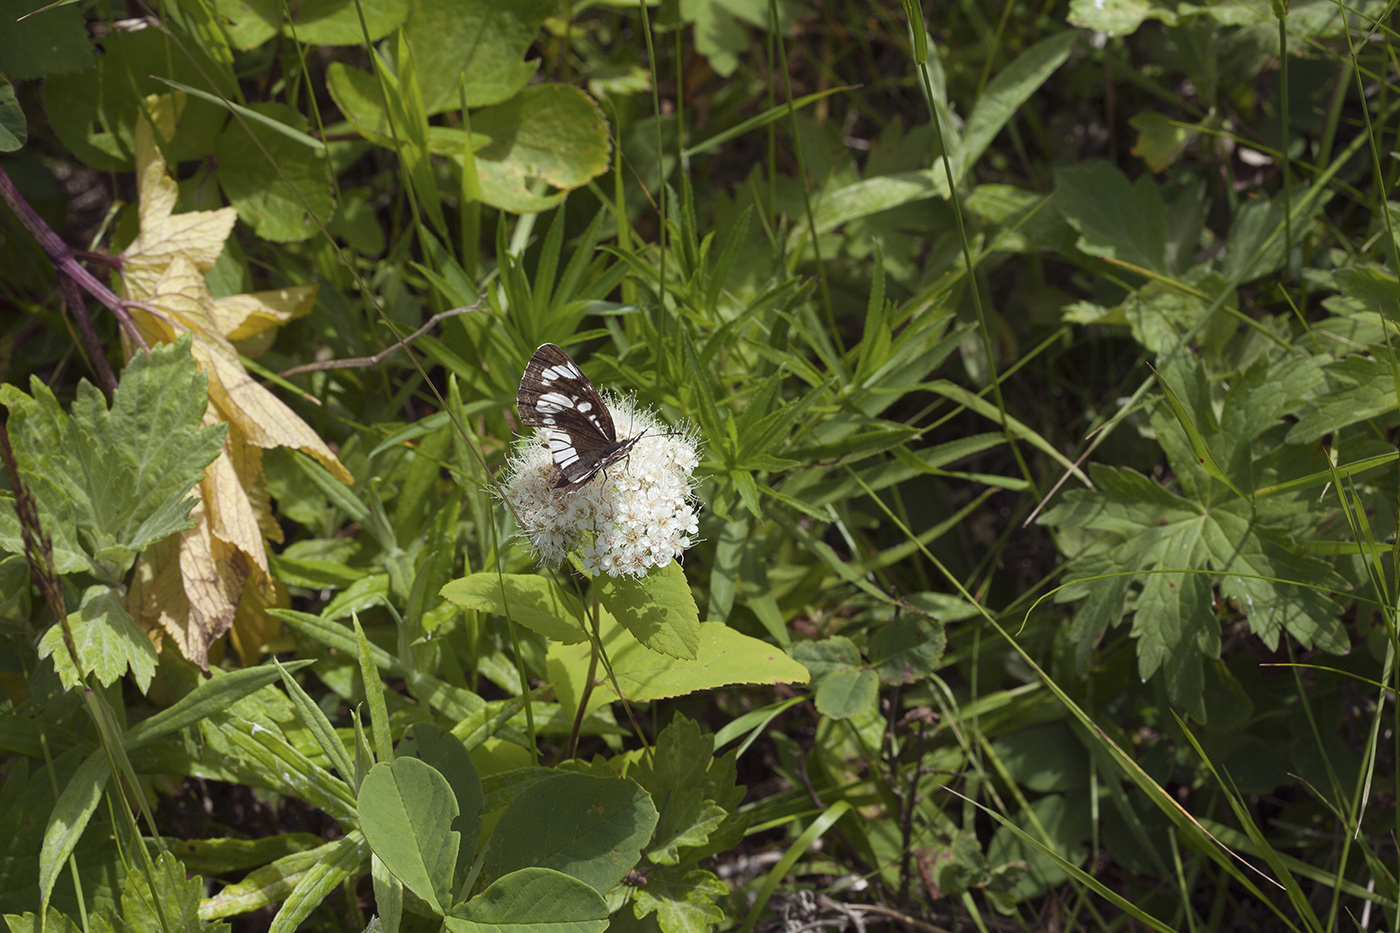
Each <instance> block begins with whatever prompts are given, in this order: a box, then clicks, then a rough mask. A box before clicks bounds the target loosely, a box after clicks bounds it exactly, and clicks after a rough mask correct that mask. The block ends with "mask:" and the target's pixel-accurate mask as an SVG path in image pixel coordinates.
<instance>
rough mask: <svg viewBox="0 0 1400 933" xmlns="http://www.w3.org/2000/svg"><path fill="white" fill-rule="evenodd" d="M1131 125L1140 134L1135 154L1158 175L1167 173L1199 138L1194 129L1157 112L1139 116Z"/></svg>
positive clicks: (1134, 146) (1147, 111)
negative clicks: (1158, 173)
mask: <svg viewBox="0 0 1400 933" xmlns="http://www.w3.org/2000/svg"><path fill="white" fill-rule="evenodd" d="M1128 123H1129V125H1131V126H1132V128H1133V129H1135V130H1137V131H1138V137H1137V142H1136V143H1134V144H1133V155H1135V156H1137V157H1138V158H1140V159H1142V160H1143V161H1144V162H1146V163H1147V167H1148V168H1150V169H1152V171H1154V172H1165V171H1166V170H1167V169H1169V168H1171V166H1172V164H1173V163H1174V162H1176V160H1177V159H1179V158H1181V154H1182V153H1183V152H1185V151H1186V147H1187V146H1188V145H1190V144H1191V142H1192V141H1193V140H1195V138H1196V137H1197V136H1198V135H1199V132H1198V131H1197V130H1196V129H1195V128H1194V127H1189V126H1181V125H1180V122H1179V121H1176V120H1173V119H1171V118H1170V117H1168V116H1167V115H1166V114H1164V113H1160V112H1159V111H1156V110H1146V111H1143V112H1142V113H1139V114H1135V115H1134V116H1133V117H1131V118H1129V120H1128Z"/></svg>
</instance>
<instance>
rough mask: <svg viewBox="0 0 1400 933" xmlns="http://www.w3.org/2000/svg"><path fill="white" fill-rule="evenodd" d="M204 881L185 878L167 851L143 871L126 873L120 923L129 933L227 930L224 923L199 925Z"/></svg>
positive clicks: (196, 878) (182, 868)
mask: <svg viewBox="0 0 1400 933" xmlns="http://www.w3.org/2000/svg"><path fill="white" fill-rule="evenodd" d="M203 895H204V879H202V878H200V877H199V876H198V875H196V876H195V877H193V878H188V879H187V878H186V877H185V866H184V865H181V864H180V862H179V860H178V859H176V858H175V856H174V855H172V854H171V853H169V852H162V853H161V854H160V856H159V857H158V858H157V859H156V860H155V864H154V865H153V866H152V870H151V873H150V876H149V877H148V876H147V873H146V872H145V871H129V872H127V874H126V889H125V890H124V891H123V892H122V921H123V924H124V928H125V929H126V930H129V931H131V933H165V931H166V930H184V931H189V933H194V931H197V930H215V931H227V930H228V929H229V925H228V924H227V923H203V922H201V921H200V919H199V901H200V898H201V897H203Z"/></svg>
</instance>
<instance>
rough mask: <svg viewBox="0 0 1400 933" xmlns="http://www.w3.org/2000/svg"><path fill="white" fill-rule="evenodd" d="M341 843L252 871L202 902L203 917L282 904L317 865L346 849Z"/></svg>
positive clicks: (217, 916) (339, 840) (314, 849)
mask: <svg viewBox="0 0 1400 933" xmlns="http://www.w3.org/2000/svg"><path fill="white" fill-rule="evenodd" d="M344 843H345V840H344V839H337V840H336V841H335V842H327V843H325V844H324V845H320V846H316V847H315V848H312V849H308V850H306V851H304V852H293V853H292V854H290V855H284V856H282V857H281V858H278V859H277V860H276V861H274V862H272V863H271V864H269V865H264V866H263V867H261V868H257V869H254V870H253V871H251V872H249V873H248V874H247V875H246V876H244V877H243V878H242V879H241V880H239V881H237V882H235V883H234V884H230V885H228V886H226V887H225V888H224V889H223V890H221V891H220V892H219V893H218V894H217V895H215V896H214V897H211V898H210V899H209V900H207V901H205V904H204V914H205V916H207V917H209V918H210V919H211V920H217V919H219V918H220V917H232V916H234V915H236V914H243V913H250V912H252V911H254V910H261V909H263V908H264V907H270V906H272V905H273V904H278V903H281V902H282V901H283V900H284V899H285V898H286V897H287V895H288V894H290V893H291V892H292V891H293V890H294V889H295V888H296V886H297V885H298V884H299V883H300V882H301V881H302V879H304V878H306V877H307V876H308V874H309V873H310V872H311V871H312V869H314V868H315V867H316V866H317V865H320V864H322V863H323V862H333V861H334V860H335V856H336V853H337V852H339V851H341V850H342V849H343V848H345V845H344Z"/></svg>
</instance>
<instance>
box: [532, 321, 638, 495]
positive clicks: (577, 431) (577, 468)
mask: <svg viewBox="0 0 1400 933" xmlns="http://www.w3.org/2000/svg"><path fill="white" fill-rule="evenodd" d="M515 402H516V407H517V408H518V409H519V410H520V420H521V421H522V422H523V423H525V424H527V425H530V426H531V427H537V428H544V429H545V433H546V443H547V445H548V447H549V452H550V456H552V457H553V458H554V465H555V466H556V467H558V469H559V480H558V482H556V483H555V488H562V489H563V490H564V491H565V492H573V491H574V490H575V489H578V488H579V487H580V486H582V485H584V484H585V483H587V482H588V481H589V480H591V479H592V478H593V477H594V476H597V475H598V473H599V472H600V471H602V470H604V469H606V468H607V467H609V466H611V465H612V464H614V463H616V462H617V461H618V460H620V459H622V458H623V457H625V456H626V455H627V454H628V452H629V451H631V449H632V445H633V444H635V443H636V442H637V440H638V438H635V437H632V438H627V439H625V440H622V441H619V440H618V439H617V429H616V427H614V425H613V420H612V413H611V412H609V411H608V406H607V405H606V404H605V403H604V402H603V397H602V396H601V395H599V394H598V390H597V389H595V388H594V387H593V383H591V382H589V381H588V377H587V376H585V375H584V374H583V370H581V369H579V368H578V364H577V363H575V362H574V361H573V360H571V359H570V358H569V355H568V354H567V353H565V352H564V351H563V350H561V349H560V348H559V347H557V346H555V345H554V344H552V343H546V344H543V345H541V346H540V348H539V349H538V350H536V351H535V355H534V356H532V357H530V362H529V363H527V364H526V365H525V375H524V376H522V377H521V379H520V391H519V392H518V393H517V394H516V398H515Z"/></svg>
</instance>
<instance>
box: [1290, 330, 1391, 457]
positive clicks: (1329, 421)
mask: <svg viewBox="0 0 1400 933" xmlns="http://www.w3.org/2000/svg"><path fill="white" fill-rule="evenodd" d="M1371 349H1372V353H1373V354H1374V355H1372V356H1363V355H1361V354H1353V355H1351V356H1347V357H1344V358H1343V359H1340V360H1337V361H1336V362H1335V363H1329V364H1327V365H1326V366H1324V367H1323V368H1322V374H1323V378H1324V380H1325V382H1326V386H1325V388H1323V389H1322V390H1321V391H1320V392H1318V395H1317V399H1316V400H1315V401H1314V402H1313V404H1312V405H1311V406H1310V407H1309V408H1307V409H1305V410H1304V411H1303V413H1302V414H1301V415H1299V416H1298V423H1297V424H1295V425H1293V427H1292V428H1291V429H1290V430H1289V432H1288V437H1287V438H1286V440H1287V442H1288V443H1290V444H1311V443H1314V442H1316V441H1317V440H1318V439H1319V438H1321V437H1322V436H1323V435H1324V434H1329V433H1331V432H1333V431H1336V430H1338V429H1340V428H1344V427H1346V426H1347V425H1351V424H1357V423H1359V422H1362V421H1367V420H1369V419H1371V418H1378V417H1380V416H1381V415H1387V414H1389V413H1390V412H1392V411H1394V410H1395V408H1396V395H1395V377H1394V375H1393V374H1392V372H1391V369H1390V363H1389V362H1387V360H1388V355H1387V353H1386V351H1385V349H1384V348H1383V347H1373V348H1371Z"/></svg>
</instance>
